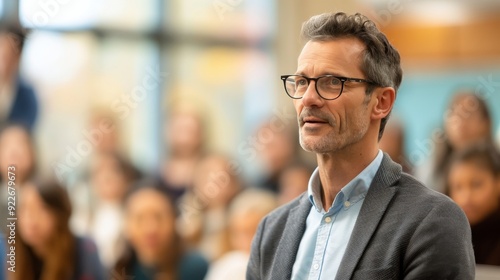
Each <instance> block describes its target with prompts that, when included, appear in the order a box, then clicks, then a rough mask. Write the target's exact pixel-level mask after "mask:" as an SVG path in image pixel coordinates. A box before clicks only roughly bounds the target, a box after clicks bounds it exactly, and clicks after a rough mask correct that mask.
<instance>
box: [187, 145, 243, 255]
mask: <svg viewBox="0 0 500 280" xmlns="http://www.w3.org/2000/svg"><path fill="white" fill-rule="evenodd" d="M230 162H231V161H230V160H229V159H228V158H226V157H224V156H220V155H211V156H207V157H205V158H204V159H203V160H202V161H201V162H200V163H199V165H198V166H197V168H196V171H195V178H194V179H193V181H194V184H193V188H192V189H191V190H190V191H189V192H188V193H186V195H185V196H184V197H182V198H181V200H180V204H179V209H180V212H181V213H180V214H181V215H180V217H179V220H178V226H179V231H180V233H181V235H182V237H183V238H184V239H185V240H186V241H187V242H188V245H190V246H191V247H194V248H198V249H199V250H200V252H201V253H202V254H203V255H204V256H205V257H206V258H207V259H209V260H210V261H211V260H215V259H217V258H219V257H220V256H221V255H222V254H224V253H225V252H227V250H228V248H227V243H226V242H225V240H226V238H225V229H226V226H227V225H226V216H227V210H228V207H229V204H230V203H231V200H232V199H233V198H234V197H235V195H236V194H237V193H238V192H239V191H240V190H241V188H242V186H241V180H240V178H239V177H238V176H237V174H236V172H235V170H233V169H231V165H230Z"/></svg>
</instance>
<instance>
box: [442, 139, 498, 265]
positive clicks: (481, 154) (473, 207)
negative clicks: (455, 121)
mask: <svg viewBox="0 0 500 280" xmlns="http://www.w3.org/2000/svg"><path fill="white" fill-rule="evenodd" d="M447 191H448V194H449V196H450V197H451V198H452V199H453V200H454V201H455V202H456V203H457V204H458V205H459V206H460V207H461V208H462V209H463V210H464V212H465V214H466V216H467V218H468V220H469V223H470V225H471V228H472V244H473V246H474V255H475V257H476V263H477V264H487V265H497V266H500V154H499V152H498V151H497V150H495V148H494V147H493V146H492V145H490V144H478V145H475V146H471V147H469V148H467V149H466V150H464V151H462V152H460V153H458V154H456V155H455V156H454V157H453V158H452V161H451V165H450V170H449V173H448V190H447Z"/></svg>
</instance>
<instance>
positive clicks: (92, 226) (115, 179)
mask: <svg viewBox="0 0 500 280" xmlns="http://www.w3.org/2000/svg"><path fill="white" fill-rule="evenodd" d="M140 176H141V173H140V172H139V170H138V169H136V168H135V167H134V166H133V165H132V164H131V163H130V162H129V161H128V160H126V159H125V158H124V157H123V156H121V155H120V154H118V153H116V152H103V153H102V154H101V155H99V156H98V157H97V158H96V159H95V163H94V165H93V167H92V170H91V175H90V186H89V187H90V191H91V193H90V196H89V197H88V198H89V199H88V200H87V201H86V203H82V199H81V198H80V199H79V200H78V197H75V198H73V201H74V203H73V204H74V205H75V208H77V207H76V206H78V208H77V209H75V210H76V211H75V213H74V215H73V216H72V226H73V228H74V229H75V231H76V232H78V233H80V234H85V235H88V236H90V237H91V238H92V239H93V240H94V241H95V242H96V245H97V248H98V250H99V255H100V257H101V260H102V262H103V264H104V265H105V266H106V267H107V268H110V267H111V266H112V265H113V264H114V263H115V262H116V260H117V258H118V255H119V254H120V253H121V250H122V244H121V243H120V240H121V233H122V229H123V207H122V206H123V205H122V204H123V199H124V197H125V194H126V193H127V191H128V188H129V186H130V184H131V183H133V182H135V181H137V180H139V179H140Z"/></svg>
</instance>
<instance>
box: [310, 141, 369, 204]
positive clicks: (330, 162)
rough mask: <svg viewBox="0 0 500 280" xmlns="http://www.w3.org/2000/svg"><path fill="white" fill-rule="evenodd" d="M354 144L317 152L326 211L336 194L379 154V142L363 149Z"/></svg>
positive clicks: (322, 196)
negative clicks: (327, 151) (320, 152)
mask: <svg viewBox="0 0 500 280" xmlns="http://www.w3.org/2000/svg"><path fill="white" fill-rule="evenodd" d="M357 146H358V145H352V146H350V147H346V148H345V149H343V150H341V151H335V152H333V153H329V154H317V159H318V167H319V168H318V169H319V177H320V180H321V189H322V191H321V201H322V203H323V208H324V209H325V211H328V209H329V208H330V207H331V205H332V204H333V200H334V199H335V196H336V195H337V194H338V193H339V192H340V190H341V189H342V188H343V187H344V186H345V185H347V184H348V183H349V182H350V181H351V180H352V179H354V178H355V177H356V176H358V174H359V173H361V171H363V170H364V169H365V168H366V167H367V166H368V165H369V164H370V163H371V162H372V161H373V160H374V159H375V157H376V156H377V153H378V144H376V145H373V147H369V148H368V147H366V146H365V148H364V149H363V148H361V147H357Z"/></svg>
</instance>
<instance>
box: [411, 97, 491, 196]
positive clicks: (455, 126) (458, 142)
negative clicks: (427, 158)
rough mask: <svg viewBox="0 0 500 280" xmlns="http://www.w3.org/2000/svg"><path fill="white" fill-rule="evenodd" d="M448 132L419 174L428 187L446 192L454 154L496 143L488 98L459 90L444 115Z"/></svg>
mask: <svg viewBox="0 0 500 280" xmlns="http://www.w3.org/2000/svg"><path fill="white" fill-rule="evenodd" d="M444 116H445V117H444V135H442V138H441V139H439V141H437V143H436V147H435V152H434V154H433V155H432V158H431V160H432V161H431V162H430V163H424V164H423V165H421V166H420V168H419V169H418V170H417V172H416V174H415V175H416V177H417V178H419V179H420V180H422V181H423V182H424V183H425V185H426V186H428V187H430V188H432V189H434V190H436V191H438V192H444V191H445V187H446V170H447V169H448V168H449V164H450V159H451V155H452V154H453V153H456V152H458V151H461V150H463V149H465V148H467V147H468V146H470V145H473V144H475V143H479V142H484V141H487V142H490V143H491V142H493V135H492V119H491V114H490V111H489V109H488V105H487V103H486V101H485V100H484V99H482V98H481V97H480V96H479V95H476V94H475V93H474V92H473V91H465V90H463V91H459V92H457V94H456V95H455V96H453V99H452V100H451V103H450V105H449V107H448V109H447V110H446V113H445V115H444Z"/></svg>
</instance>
